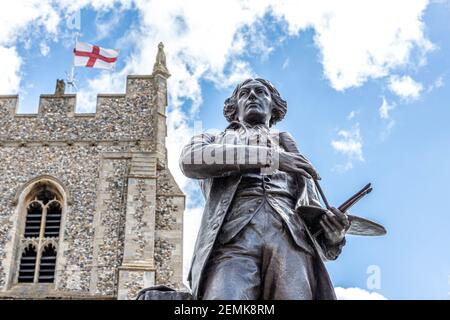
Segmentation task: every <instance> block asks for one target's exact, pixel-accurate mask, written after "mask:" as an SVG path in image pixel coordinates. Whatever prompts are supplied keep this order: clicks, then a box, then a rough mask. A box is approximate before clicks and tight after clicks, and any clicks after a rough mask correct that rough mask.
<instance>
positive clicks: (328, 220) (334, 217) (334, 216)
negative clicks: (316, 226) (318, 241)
mask: <svg viewBox="0 0 450 320" xmlns="http://www.w3.org/2000/svg"><path fill="white" fill-rule="evenodd" d="M320 225H321V226H322V228H323V231H324V235H325V238H326V239H327V240H328V242H329V243H331V244H335V243H339V242H341V241H342V240H343V239H344V237H345V233H346V232H347V230H348V229H349V228H350V221H349V220H348V217H347V215H346V214H345V213H344V212H342V211H340V210H339V209H336V208H331V209H330V210H327V212H326V214H324V215H323V216H322V218H321V220H320Z"/></svg>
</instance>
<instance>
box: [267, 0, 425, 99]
mask: <svg viewBox="0 0 450 320" xmlns="http://www.w3.org/2000/svg"><path fill="white" fill-rule="evenodd" d="M427 4H428V1H427V0H419V1H409V0H398V1H389V0H380V1H360V0H348V1H332V0H331V1H327V0H322V1H321V0H318V1H314V2H311V1H295V0H292V1H276V2H274V3H273V4H272V7H273V8H274V12H275V14H276V15H278V16H279V17H280V18H283V19H285V20H286V22H287V24H288V25H287V28H288V31H289V32H290V33H291V34H298V33H299V32H301V31H303V30H305V29H306V28H308V27H312V28H314V31H315V37H314V39H315V43H316V44H317V46H318V47H319V49H320V55H321V62H322V64H323V68H324V75H325V77H326V78H327V79H328V80H329V81H330V83H331V85H332V87H333V88H335V89H336V90H344V89H347V88H350V87H354V86H360V85H362V84H363V83H364V82H365V81H367V80H368V79H370V78H379V77H383V76H386V75H388V74H389V73H390V72H391V70H393V69H394V68H397V67H399V66H400V67H401V66H406V65H408V64H410V63H415V62H416V61H415V59H414V56H413V53H415V54H416V55H417V56H418V59H419V60H421V59H422V58H423V57H424V55H425V54H426V53H427V52H428V51H430V50H431V49H432V48H433V45H432V44H431V43H430V41H429V40H428V39H427V38H426V37H425V35H424V32H423V29H424V24H423V22H422V16H423V12H424V10H425V8H426V7H427ZM422 60H423V59H422Z"/></svg>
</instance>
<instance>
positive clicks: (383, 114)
mask: <svg viewBox="0 0 450 320" xmlns="http://www.w3.org/2000/svg"><path fill="white" fill-rule="evenodd" d="M395 107H396V105H395V103H389V102H388V101H387V100H386V98H385V97H383V102H382V103H381V106H380V108H379V109H378V113H379V115H380V119H381V120H382V121H383V125H384V128H383V130H382V131H381V139H382V140H384V139H386V138H387V137H388V136H389V134H390V133H391V130H392V128H393V127H394V125H395V120H394V119H392V117H391V115H390V114H389V113H390V112H391V111H392V110H393V109H394V108H395Z"/></svg>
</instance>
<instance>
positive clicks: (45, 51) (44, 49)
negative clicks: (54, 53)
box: [39, 42, 50, 57]
mask: <svg viewBox="0 0 450 320" xmlns="http://www.w3.org/2000/svg"><path fill="white" fill-rule="evenodd" d="M39 50H40V51H41V54H42V55H43V56H44V57H45V56H47V55H48V54H49V53H50V47H49V46H48V44H47V43H45V42H41V43H40V44H39Z"/></svg>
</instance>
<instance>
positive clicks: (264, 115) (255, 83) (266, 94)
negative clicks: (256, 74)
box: [223, 78, 287, 127]
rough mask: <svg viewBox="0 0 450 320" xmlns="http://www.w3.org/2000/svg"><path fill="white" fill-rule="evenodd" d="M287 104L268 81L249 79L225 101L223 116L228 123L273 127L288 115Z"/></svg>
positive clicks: (238, 86)
mask: <svg viewBox="0 0 450 320" xmlns="http://www.w3.org/2000/svg"><path fill="white" fill-rule="evenodd" d="M286 111H287V103H286V101H285V100H283V98H281V96H280V93H279V92H278V90H277V89H276V88H275V87H274V86H273V85H272V83H270V82H269V81H267V80H264V79H260V78H256V79H247V80H245V81H243V82H241V83H240V84H238V85H237V86H236V88H235V89H234V91H233V94H232V95H231V97H229V98H228V99H226V100H225V105H224V108H223V114H224V116H225V118H226V119H227V120H228V122H231V121H239V122H246V123H248V124H251V125H255V124H266V125H267V126H269V127H270V126H272V125H273V124H275V123H276V122H278V121H280V120H282V119H283V118H284V116H285V115H286Z"/></svg>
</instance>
